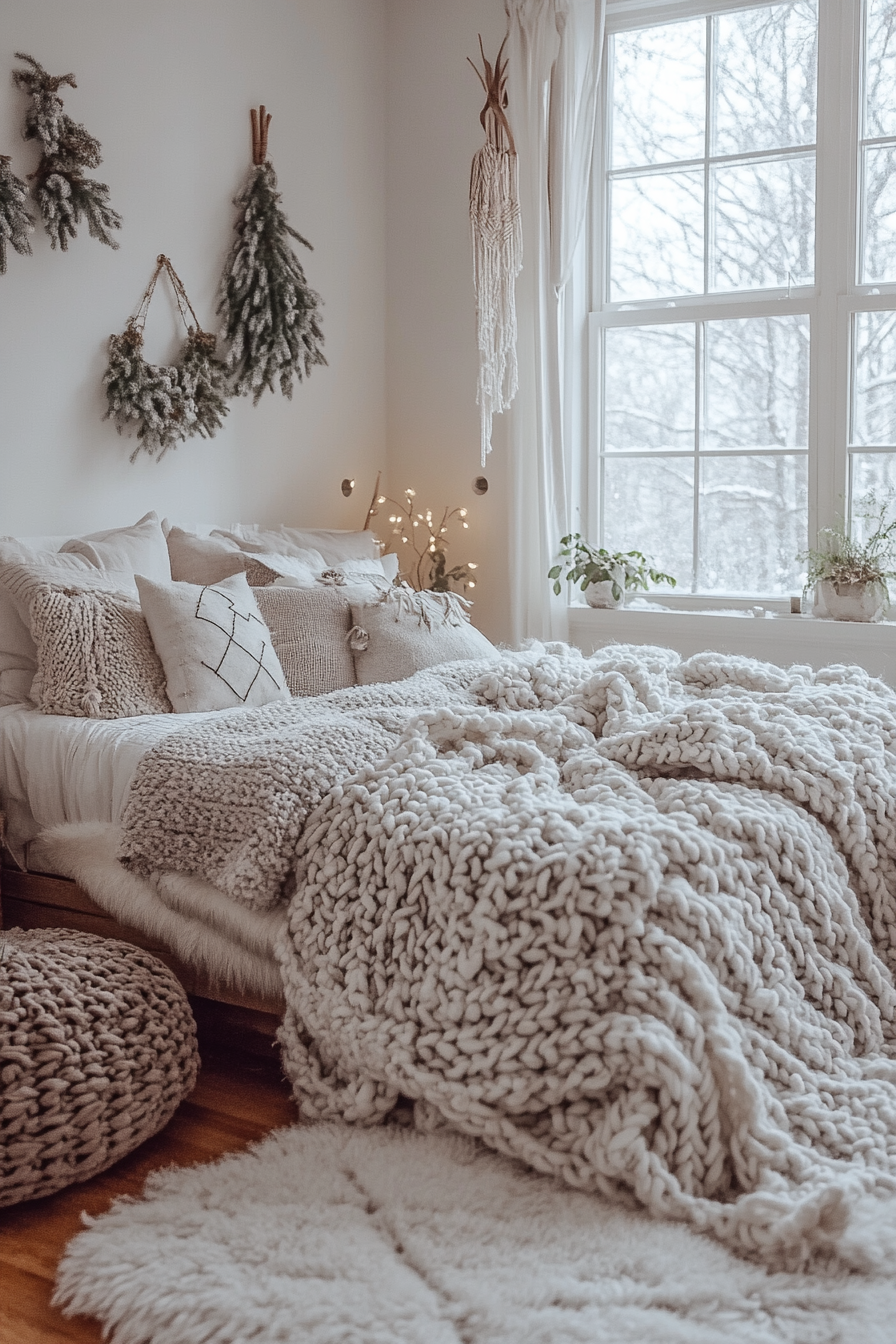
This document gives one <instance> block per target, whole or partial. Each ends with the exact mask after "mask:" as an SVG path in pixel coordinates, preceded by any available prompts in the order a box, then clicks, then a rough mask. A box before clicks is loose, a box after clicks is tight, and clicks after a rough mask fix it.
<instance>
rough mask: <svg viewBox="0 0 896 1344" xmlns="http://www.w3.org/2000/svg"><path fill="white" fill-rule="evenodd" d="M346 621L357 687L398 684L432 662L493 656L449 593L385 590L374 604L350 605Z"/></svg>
mask: <svg viewBox="0 0 896 1344" xmlns="http://www.w3.org/2000/svg"><path fill="white" fill-rule="evenodd" d="M352 621H353V628H352V632H351V636H350V644H351V648H352V652H353V653H354V658H355V676H356V677H357V679H358V685H359V686H369V685H371V684H372V683H373V682H379V681H402V680H403V679H404V678H405V677H412V676H413V675H414V673H415V672H420V671H422V669H423V668H426V667H434V666H435V665H436V664H437V663H450V662H455V661H457V660H459V659H473V658H486V657H488V655H489V654H493V653H495V652H496V650H495V646H494V645H493V644H492V643H491V642H490V640H488V639H486V637H485V635H483V634H480V632H479V631H478V630H477V629H476V627H475V626H473V625H471V624H470V621H469V618H468V616H467V615H466V613H465V612H464V610H463V607H462V605H461V603H460V601H459V600H458V599H457V598H456V597H455V596H454V594H452V593H412V592H411V590H410V589H408V588H407V587H404V586H403V587H400V588H391V589H389V591H388V592H386V593H385V594H383V596H382V597H381V598H379V599H378V600H377V601H375V602H368V603H365V604H364V605H363V606H359V605H355V604H353V605H352Z"/></svg>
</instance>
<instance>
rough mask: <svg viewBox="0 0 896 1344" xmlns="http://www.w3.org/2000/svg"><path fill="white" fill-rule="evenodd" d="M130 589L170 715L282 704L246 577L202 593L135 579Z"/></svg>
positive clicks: (279, 672)
mask: <svg viewBox="0 0 896 1344" xmlns="http://www.w3.org/2000/svg"><path fill="white" fill-rule="evenodd" d="M137 588H138V589H139V592H140V606H141V608H142V610H143V615H144V616H145V617H146V623H147V625H148V626H149V630H150V634H151V635H152V640H153V643H154V644H155V647H156V652H157V653H158V655H159V657H160V658H161V660H162V666H163V667H164V669H165V678H166V684H167V691H168V698H169V700H170V701H171V703H172V705H173V706H174V710H175V713H177V714H191V713H195V712H197V711H203V710H212V709H233V708H235V707H237V706H238V705H266V704H268V703H269V702H270V701H271V700H288V699H289V689H288V687H287V685H286V678H285V677H284V675H283V668H282V667H281V666H280V660H279V659H278V657H277V654H276V653H275V651H274V647H273V643H272V640H271V632H270V630H269V629H268V627H267V625H266V624H265V622H264V620H263V619H262V616H261V612H260V611H259V610H258V603H257V602H256V601H255V598H254V596H253V595H252V592H251V590H250V588H249V585H248V584H247V583H246V576H245V574H232V575H230V577H229V578H226V579H222V580H221V581H220V582H219V583H215V584H206V585H204V586H203V585H200V584H194V583H168V584H163V583H153V582H152V580H151V579H146V578H144V577H143V576H142V575H141V574H138V575H137Z"/></svg>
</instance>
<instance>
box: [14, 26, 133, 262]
mask: <svg viewBox="0 0 896 1344" xmlns="http://www.w3.org/2000/svg"><path fill="white" fill-rule="evenodd" d="M16 60H19V61H26V62H27V63H28V65H30V67H31V69H30V70H14V71H13V79H14V80H15V83H16V84H17V86H18V87H19V88H20V89H22V90H24V92H26V93H29V94H30V95H31V106H30V107H29V109H28V112H27V113H26V116H25V130H24V137H25V139H26V140H38V141H39V142H40V146H41V149H42V151H43V153H42V156H41V160H40V163H39V164H38V166H37V171H36V172H35V173H34V175H33V176H34V178H35V186H34V196H35V199H36V200H37V204H38V207H39V209H40V213H41V218H42V220H43V223H44V228H45V229H46V231H47V233H48V234H49V236H50V242H51V244H52V246H53V247H56V246H57V245H58V246H59V247H60V248H61V249H62V251H63V252H66V251H68V242H69V239H70V238H74V237H75V236H76V233H77V228H78V225H79V224H80V223H81V220H82V219H85V220H86V221H87V228H88V229H89V231H90V235H91V237H93V238H97V239H99V241H100V242H101V243H105V244H106V246H107V247H113V248H117V247H118V243H117V242H116V241H115V239H114V238H113V237H112V236H111V234H110V232H109V230H110V229H119V228H121V216H120V215H119V214H118V212H117V211H115V210H113V209H112V206H111V205H110V203H109V188H108V187H107V186H106V184H105V183H104V182H97V181H95V180H94V179H93V178H89V177H85V176H84V170H85V169H92V168H97V167H98V166H99V164H100V163H101V162H102V156H101V154H100V142H99V140H97V139H95V138H94V136H92V135H91V134H90V132H89V131H87V130H86V128H85V127H84V126H82V125H80V123H79V122H77V121H73V120H72V118H71V117H70V116H68V114H67V113H66V112H65V111H63V103H62V99H61V98H60V97H59V89H60V88H61V87H62V86H63V85H64V84H68V85H70V86H71V87H72V88H73V89H74V88H77V84H76V83H75V77H74V75H72V74H68V75H48V74H47V72H46V70H44V68H43V66H42V65H40V64H39V63H38V62H37V61H36V60H35V59H34V57H33V56H28V55H26V53H25V52H23V51H17V52H16Z"/></svg>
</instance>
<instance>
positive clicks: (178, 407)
mask: <svg viewBox="0 0 896 1344" xmlns="http://www.w3.org/2000/svg"><path fill="white" fill-rule="evenodd" d="M162 271H165V273H166V274H167V276H168V279H169V280H170V281H171V287H172V289H173V290H174V295H175V298H176V299H177V306H178V310H179V312H180V315H181V318H182V319H183V323H184V326H185V327H186V329H187V336H186V340H185V341H184V346H183V350H182V351H181V354H180V358H179V360H178V362H177V364H169V365H165V364H150V363H148V362H147V361H146V360H145V359H144V358H143V354H142V350H143V330H144V327H145V326H146V315H147V313H148V312H149V305H150V303H151V301H152V296H153V293H154V291H155V287H156V282H157V280H158V278H159V276H160V275H161V273H162ZM188 313H189V316H190V317H192V319H193V320H192V323H191V322H190V320H189V318H188V316H187V315H188ZM216 344H217V338H216V337H215V336H213V335H212V334H211V333H210V332H207V331H203V330H202V327H201V326H200V324H199V319H198V317H197V316H196V313H195V311H194V309H193V305H192V304H191V303H190V300H189V299H188V297H187V291H186V290H185V288H184V285H183V281H182V280H181V278H180V276H179V275H178V274H177V272H176V271H175V269H174V267H173V266H172V265H171V262H170V261H169V259H168V258H167V257H166V256H164V255H160V256H159V257H158V259H157V261H156V269H155V271H154V272H153V277H152V279H151V280H150V282H149V284H148V285H147V287H146V292H145V293H144V295H143V298H142V299H141V300H140V306H139V308H138V309H137V312H136V313H135V314H134V316H133V317H132V318H129V320H128V324H127V326H126V327H125V329H124V331H123V332H122V333H121V335H119V336H110V338H109V365H108V368H107V369H106V372H105V374H104V375H103V386H104V387H105V389H106V399H107V401H108V403H109V409H108V410H107V411H106V414H105V416H104V417H103V419H105V420H108V419H111V420H113V421H114V423H115V426H116V428H117V430H118V432H119V434H120V433H121V432H122V431H123V430H131V429H134V428H136V431H137V446H136V448H135V449H134V451H133V453H131V461H132V462H133V461H135V459H136V458H137V456H138V455H139V453H140V452H141V451H145V452H147V453H148V454H149V456H150V457H155V458H157V459H159V458H162V457H164V455H165V453H166V452H167V451H168V449H169V448H173V447H174V446H175V445H176V444H178V443H182V442H183V441H184V439H189V438H192V437H193V435H194V434H199V435H201V436H202V438H204V439H211V438H214V436H215V434H216V433H217V432H218V430H219V429H220V428H221V426H222V424H223V423H224V416H225V415H226V414H227V411H228V406H227V390H228V389H227V371H226V369H225V367H224V365H223V363H222V362H221V360H219V359H215V357H214V356H215V346H216Z"/></svg>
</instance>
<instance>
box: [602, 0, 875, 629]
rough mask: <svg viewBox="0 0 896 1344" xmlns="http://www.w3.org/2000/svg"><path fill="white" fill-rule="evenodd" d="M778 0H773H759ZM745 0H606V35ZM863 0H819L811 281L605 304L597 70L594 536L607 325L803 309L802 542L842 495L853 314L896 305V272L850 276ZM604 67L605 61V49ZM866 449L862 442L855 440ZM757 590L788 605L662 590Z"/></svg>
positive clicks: (718, 601) (721, 601)
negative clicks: (881, 277) (806, 348)
mask: <svg viewBox="0 0 896 1344" xmlns="http://www.w3.org/2000/svg"><path fill="white" fill-rule="evenodd" d="M760 2H761V3H765V4H774V3H780V2H781V0H760ZM755 7H756V5H755V4H751V3H749V0H702V3H701V0H615V2H614V0H610V3H609V4H608V7H607V21H606V31H607V41H609V39H610V37H611V35H612V34H615V33H619V32H623V31H626V30H631V29H633V28H641V27H647V26H652V25H655V24H661V23H668V22H671V21H672V20H675V19H684V18H693V17H696V16H699V15H705V14H718V13H724V12H726V11H732V10H743V9H751V8H755ZM864 14H865V4H864V0H819V2H818V117H817V129H816V145H817V157H816V227H815V283H814V284H812V285H802V286H799V287H796V286H793V287H790V288H789V291H788V289H786V288H783V287H782V288H778V289H771V290H762V291H757V290H750V291H746V292H744V293H742V294H730V293H725V294H719V295H712V294H711V295H700V296H696V297H693V298H691V297H686V298H676V299H675V301H674V307H667V306H664V305H666V304H667V303H668V302H669V300H665V299H661V300H640V301H629V302H625V303H612V302H610V301H609V300H607V299H606V297H605V295H606V293H607V282H606V276H607V260H608V244H609V239H608V237H607V228H606V222H607V202H606V183H607V175H606V166H607V164H608V163H609V145H608V131H609V117H608V115H607V96H608V91H607V81H606V80H604V81H603V85H604V87H603V90H602V100H601V111H600V125H599V128H598V134H597V136H596V138H595V162H594V179H593V180H594V183H595V190H594V192H593V195H592V201H593V206H594V209H593V229H592V237H593V244H592V246H593V252H592V260H593V264H592V304H591V313H590V315H589V323H588V345H589V349H588V370H589V375H588V387H589V416H588V435H589V442H588V452H587V453H586V455H585V456H586V468H585V479H584V480H583V482H582V488H583V495H582V498H583V502H584V505H585V508H584V511H583V512H584V514H585V521H586V530H588V532H589V533H590V535H599V525H600V517H601V501H600V475H601V463H600V456H599V427H600V417H601V411H602V408H601V388H600V385H599V383H600V369H601V367H602V361H601V359H600V357H599V356H600V342H601V339H602V332H603V330H604V329H606V328H608V327H621V326H638V325H643V324H644V323H645V322H647V321H649V323H650V324H651V325H654V324H656V325H658V324H660V323H665V322H681V321H688V320H690V321H700V320H711V319H713V318H715V319H723V318H746V317H763V316H769V315H773V316H784V315H787V314H794V313H800V314H807V315H808V318H809V329H810V395H809V470H808V475H809V480H808V487H809V517H808V535H809V541H810V544H811V543H812V541H813V540H814V538H815V536H816V534H817V532H818V530H819V529H820V528H822V527H826V526H830V525H831V524H833V523H834V522H835V521H836V519H837V518H838V517H842V516H843V513H844V511H846V512H847V513H848V511H849V508H850V501H849V497H848V489H849V470H848V468H849V462H848V445H849V436H850V418H851V417H850V396H851V389H850V377H851V372H850V360H851V332H852V322H853V315H854V314H855V313H858V312H868V311H874V310H882V309H883V310H889V309H894V310H896V281H894V282H893V283H890V284H881V283H878V284H876V285H860V284H859V283H858V278H857V277H858V266H859V256H858V248H857V244H858V240H859V238H860V237H861V233H860V220H859V207H860V176H859V172H860V169H859V165H860V155H861V150H860V147H859V131H860V111H861V104H860V98H861V95H862V87H861V81H862V73H863V72H862V64H863V52H864V28H863V24H864ZM604 55H605V64H604V68H605V69H607V68H608V63H607V60H606V49H605V54H604ZM862 451H864V450H862ZM757 600H758V601H762V602H763V604H764V605H765V606H766V607H767V608H768V609H769V610H785V609H787V608H788V607H789V603H788V602H787V600H786V599H785V600H782V599H780V598H768V597H767V596H764V595H763V594H759V593H757V594H749V595H745V596H744V597H742V598H741V599H733V598H731V597H728V596H725V597H724V598H723V597H720V596H719V595H718V594H680V595H679V594H668V593H663V595H662V602H663V603H664V605H682V606H703V607H712V606H727V607H734V606H737V605H744V606H748V605H750V604H751V603H753V602H756V601H757Z"/></svg>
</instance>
